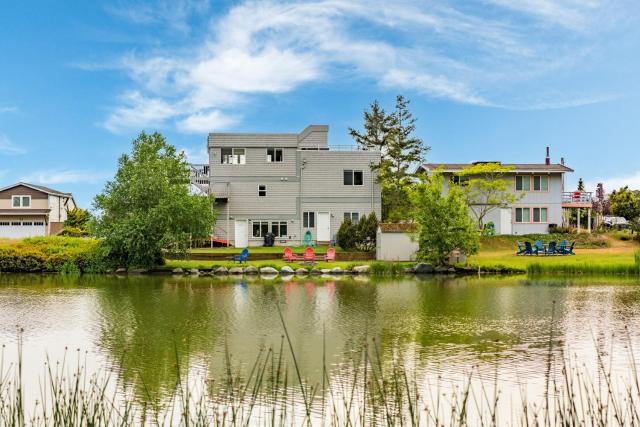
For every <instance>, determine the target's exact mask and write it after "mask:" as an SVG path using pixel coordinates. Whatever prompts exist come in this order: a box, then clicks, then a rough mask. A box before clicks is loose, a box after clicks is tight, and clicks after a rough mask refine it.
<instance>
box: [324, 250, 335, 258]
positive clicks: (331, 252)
mask: <svg viewBox="0 0 640 427" xmlns="http://www.w3.org/2000/svg"><path fill="white" fill-rule="evenodd" d="M324 260H325V261H335V260H336V250H335V249H334V248H329V249H327V254H326V255H325V256H324Z"/></svg>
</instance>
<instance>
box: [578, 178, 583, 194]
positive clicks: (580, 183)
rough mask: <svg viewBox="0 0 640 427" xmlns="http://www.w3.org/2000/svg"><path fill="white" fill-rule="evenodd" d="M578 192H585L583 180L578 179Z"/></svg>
mask: <svg viewBox="0 0 640 427" xmlns="http://www.w3.org/2000/svg"><path fill="white" fill-rule="evenodd" d="M578 191H584V180H583V179H582V178H579V179H578Z"/></svg>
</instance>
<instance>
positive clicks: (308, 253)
mask: <svg viewBox="0 0 640 427" xmlns="http://www.w3.org/2000/svg"><path fill="white" fill-rule="evenodd" d="M304 260H305V262H313V261H315V260H316V254H315V252H313V248H312V247H308V248H307V249H305V250H304Z"/></svg>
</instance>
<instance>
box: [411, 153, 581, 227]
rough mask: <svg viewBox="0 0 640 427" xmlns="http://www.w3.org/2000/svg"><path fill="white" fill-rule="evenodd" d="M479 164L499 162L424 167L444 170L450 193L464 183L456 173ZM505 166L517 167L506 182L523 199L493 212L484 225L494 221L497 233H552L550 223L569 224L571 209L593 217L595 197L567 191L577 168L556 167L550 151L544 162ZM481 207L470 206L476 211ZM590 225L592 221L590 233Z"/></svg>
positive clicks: (423, 167) (488, 215) (425, 168)
mask: <svg viewBox="0 0 640 427" xmlns="http://www.w3.org/2000/svg"><path fill="white" fill-rule="evenodd" d="M477 163H496V162H474V163H442V164H436V163H426V164H423V165H422V166H421V168H422V169H423V170H424V171H425V172H426V173H433V172H434V171H435V170H440V171H441V172H442V174H443V176H444V178H445V180H444V191H447V188H448V187H449V186H450V185H452V183H454V182H458V183H460V182H459V180H460V177H457V176H456V173H458V172H461V171H462V170H463V169H464V168H467V167H470V166H473V165H474V164H477ZM497 163H499V162H497ZM502 165H503V166H510V167H512V168H513V171H512V172H509V173H508V174H506V179H508V180H509V181H510V182H511V183H512V190H513V192H514V193H515V194H517V195H518V196H520V195H522V197H521V198H520V199H519V200H518V201H517V202H516V203H515V204H514V205H513V206H496V207H494V208H492V209H491V210H490V211H489V213H488V214H487V216H486V217H485V219H484V223H485V224H487V223H489V221H491V222H493V224H494V226H495V229H496V233H497V234H530V233H548V232H549V225H550V224H556V225H558V226H560V225H566V219H565V218H566V217H565V215H564V214H565V212H567V210H569V209H577V210H580V209H587V210H588V212H589V216H590V215H591V207H592V194H591V193H590V192H584V191H566V189H565V174H566V173H570V172H573V169H571V168H569V167H567V166H566V165H565V164H564V160H562V161H561V162H560V163H557V164H552V163H551V158H550V157H549V148H547V157H546V159H545V162H544V163H518V164H515V163H513V164H502ZM460 184H464V182H462V183H460ZM477 208H478V207H477V205H476V206H473V205H472V206H470V209H472V210H473V209H477ZM578 218H580V215H578ZM590 224H591V221H590V220H589V221H588V224H587V227H588V231H589V232H591V229H590ZM578 229H580V223H578Z"/></svg>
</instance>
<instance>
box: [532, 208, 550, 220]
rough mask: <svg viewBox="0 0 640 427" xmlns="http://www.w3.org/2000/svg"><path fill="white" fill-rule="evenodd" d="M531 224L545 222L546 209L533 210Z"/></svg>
mask: <svg viewBox="0 0 640 427" xmlns="http://www.w3.org/2000/svg"><path fill="white" fill-rule="evenodd" d="M533 222H547V208H533Z"/></svg>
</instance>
